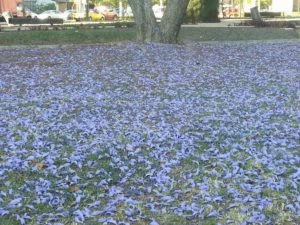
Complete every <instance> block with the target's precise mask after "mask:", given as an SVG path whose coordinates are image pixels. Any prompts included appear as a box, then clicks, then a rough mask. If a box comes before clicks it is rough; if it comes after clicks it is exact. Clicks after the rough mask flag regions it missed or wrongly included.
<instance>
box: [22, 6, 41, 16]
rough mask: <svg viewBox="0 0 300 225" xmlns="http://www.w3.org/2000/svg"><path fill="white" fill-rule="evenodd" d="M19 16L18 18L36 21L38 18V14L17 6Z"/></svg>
mask: <svg viewBox="0 0 300 225" xmlns="http://www.w3.org/2000/svg"><path fill="white" fill-rule="evenodd" d="M17 16H18V17H26V18H32V19H35V18H37V16H38V14H36V13H34V12H32V11H31V10H30V9H28V8H24V9H23V8H22V7H20V6H17Z"/></svg>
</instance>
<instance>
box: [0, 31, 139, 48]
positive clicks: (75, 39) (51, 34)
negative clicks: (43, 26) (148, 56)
mask: <svg viewBox="0 0 300 225" xmlns="http://www.w3.org/2000/svg"><path fill="white" fill-rule="evenodd" d="M134 39H135V32H134V29H133V28H124V29H122V28H120V29H112V28H106V29H97V30H83V29H75V30H48V31H19V32H6V33H0V45H49V44H93V43H106V42H119V41H130V40H134Z"/></svg>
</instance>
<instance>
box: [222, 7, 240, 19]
mask: <svg viewBox="0 0 300 225" xmlns="http://www.w3.org/2000/svg"><path fill="white" fill-rule="evenodd" d="M222 12H223V17H229V18H230V17H237V16H239V9H238V8H237V7H235V6H233V5H227V4H226V5H225V4H224V5H223V10H222Z"/></svg>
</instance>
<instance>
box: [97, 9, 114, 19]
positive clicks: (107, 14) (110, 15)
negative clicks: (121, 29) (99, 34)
mask: <svg viewBox="0 0 300 225" xmlns="http://www.w3.org/2000/svg"><path fill="white" fill-rule="evenodd" d="M94 10H95V11H96V12H99V13H101V14H102V15H103V16H104V19H105V20H117V19H118V13H117V12H116V11H115V10H114V9H113V8H111V7H109V6H99V7H96V8H95V9H94Z"/></svg>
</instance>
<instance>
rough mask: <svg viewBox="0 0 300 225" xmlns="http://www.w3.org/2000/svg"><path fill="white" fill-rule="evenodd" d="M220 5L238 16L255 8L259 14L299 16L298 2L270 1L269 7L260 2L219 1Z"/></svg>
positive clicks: (299, 3) (242, 0)
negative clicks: (233, 11) (234, 10)
mask: <svg viewBox="0 0 300 225" xmlns="http://www.w3.org/2000/svg"><path fill="white" fill-rule="evenodd" d="M220 3H221V5H223V7H224V6H226V7H231V8H235V9H236V10H238V12H239V13H238V14H239V16H243V14H244V13H245V12H248V13H249V12H250V9H251V8H252V7H255V6H257V7H258V9H259V10H260V11H261V12H262V11H268V12H280V13H281V14H282V15H284V16H290V15H300V13H299V12H300V0H272V1H271V3H270V4H269V5H267V4H266V3H265V2H264V1H262V0H221V1H220Z"/></svg>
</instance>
